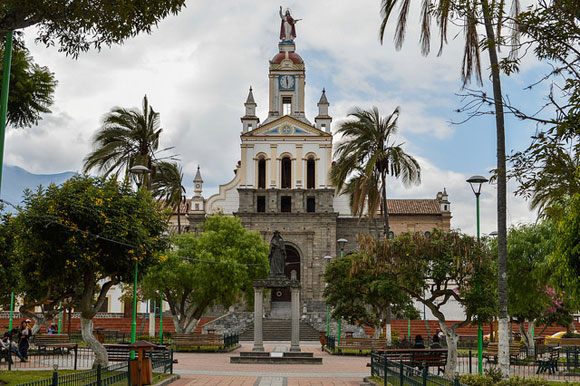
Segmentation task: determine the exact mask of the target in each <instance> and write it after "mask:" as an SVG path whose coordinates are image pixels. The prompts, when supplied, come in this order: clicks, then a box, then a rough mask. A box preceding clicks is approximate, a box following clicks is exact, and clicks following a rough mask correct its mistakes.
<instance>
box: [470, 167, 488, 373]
mask: <svg viewBox="0 0 580 386" xmlns="http://www.w3.org/2000/svg"><path fill="white" fill-rule="evenodd" d="M487 181H488V179H487V178H485V177H483V176H472V177H469V179H468V180H467V182H469V186H471V190H473V193H474V194H475V213H476V219H477V241H478V242H479V195H480V194H481V185H482V184H483V183H485V182H487ZM480 291H481V284H480V283H479V278H478V280H477V292H480ZM477 372H478V373H479V374H483V330H482V329H481V323H478V325H477Z"/></svg>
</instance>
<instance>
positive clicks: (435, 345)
mask: <svg viewBox="0 0 580 386" xmlns="http://www.w3.org/2000/svg"><path fill="white" fill-rule="evenodd" d="M431 348H441V343H440V342H439V335H437V334H435V335H433V343H431Z"/></svg>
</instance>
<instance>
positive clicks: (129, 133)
mask: <svg viewBox="0 0 580 386" xmlns="http://www.w3.org/2000/svg"><path fill="white" fill-rule="evenodd" d="M159 126H160V120H159V113H158V112H155V110H153V107H151V106H150V105H149V101H148V100H147V95H145V96H144V97H143V105H142V109H141V111H139V110H136V109H125V108H122V107H114V108H113V109H112V110H111V112H110V113H109V114H107V115H106V116H105V118H104V120H103V125H102V126H101V128H100V130H99V131H98V132H97V133H96V134H95V137H94V139H93V146H94V148H95V150H94V151H93V152H92V153H90V154H89V155H88V156H87V157H86V158H85V159H84V163H83V168H84V171H85V172H88V171H89V170H91V169H93V168H96V169H97V170H99V171H100V172H101V173H102V174H103V175H105V176H108V175H110V174H115V175H117V176H118V175H119V174H120V175H124V176H128V173H129V169H131V167H133V166H135V165H143V166H146V167H147V168H148V169H149V170H153V166H154V165H153V164H154V162H155V159H154V158H155V154H156V152H157V150H158V147H159V135H160V134H161V131H162V129H161V128H160V127H159ZM144 178H145V181H144V186H146V187H147V190H149V189H150V188H151V178H150V177H149V175H145V176H144Z"/></svg>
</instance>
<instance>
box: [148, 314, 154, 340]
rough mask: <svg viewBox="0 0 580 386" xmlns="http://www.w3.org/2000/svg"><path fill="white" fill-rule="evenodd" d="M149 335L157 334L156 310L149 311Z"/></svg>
mask: <svg viewBox="0 0 580 386" xmlns="http://www.w3.org/2000/svg"><path fill="white" fill-rule="evenodd" d="M149 336H152V337H154V336H155V310H153V312H150V313H149Z"/></svg>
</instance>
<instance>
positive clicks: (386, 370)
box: [371, 354, 463, 386]
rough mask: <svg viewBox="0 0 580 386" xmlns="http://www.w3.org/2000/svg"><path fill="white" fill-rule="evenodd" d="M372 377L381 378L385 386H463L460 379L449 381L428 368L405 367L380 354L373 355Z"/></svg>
mask: <svg viewBox="0 0 580 386" xmlns="http://www.w3.org/2000/svg"><path fill="white" fill-rule="evenodd" d="M371 376H373V377H379V378H381V379H382V380H383V382H384V384H385V385H388V384H392V385H394V386H403V385H414V386H426V385H433V386H439V385H441V386H462V385H463V384H462V383H460V382H459V379H457V378H456V379H453V380H451V379H447V378H444V377H442V376H439V375H435V374H431V373H429V372H428V370H427V368H426V367H423V368H422V369H417V368H414V367H410V366H407V365H405V364H404V363H403V362H394V361H390V360H388V359H387V358H385V357H384V356H383V355H380V354H371Z"/></svg>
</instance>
